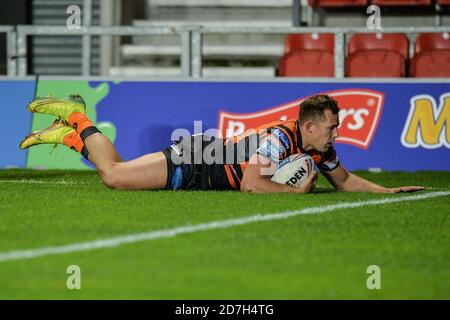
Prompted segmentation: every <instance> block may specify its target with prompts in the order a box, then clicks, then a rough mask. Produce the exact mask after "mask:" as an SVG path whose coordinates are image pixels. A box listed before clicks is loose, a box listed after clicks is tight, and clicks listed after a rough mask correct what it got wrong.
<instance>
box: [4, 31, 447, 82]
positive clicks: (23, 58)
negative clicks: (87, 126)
mask: <svg viewBox="0 0 450 320" xmlns="http://www.w3.org/2000/svg"><path fill="white" fill-rule="evenodd" d="M380 32H382V33H405V34H409V35H411V34H417V33H427V32H447V33H448V32H450V27H392V28H383V29H382V30H369V29H368V28H355V27H348V28H329V27H302V28H299V27H290V28H280V27H277V28H271V27H266V28H255V27H248V28H242V27H239V28H238V27H236V28H233V27H202V26H201V25H186V26H182V27H179V28H178V27H177V28H175V27H164V26H161V27H128V26H117V27H80V29H73V30H72V29H69V28H67V27H65V26H22V25H20V26H17V31H16V32H15V33H16V34H17V40H16V43H17V48H16V49H14V48H11V49H10V50H11V52H12V50H13V49H14V50H16V51H17V53H18V57H17V58H18V65H17V68H16V69H12V70H10V73H8V74H9V75H11V76H13V75H19V76H26V75H27V54H28V48H27V41H26V39H27V37H28V36H32V35H67V36H83V39H86V36H111V35H116V36H127V35H128V36H132V35H179V36H180V38H181V41H180V45H181V49H182V50H181V69H182V76H183V77H193V78H199V77H201V76H202V38H203V35H204V34H286V35H287V34H295V33H333V34H334V35H335V48H334V52H335V64H334V65H335V78H338V79H339V78H343V77H344V61H345V47H346V46H345V42H346V36H347V35H349V34H354V33H380ZM10 33H11V32H10ZM412 45H413V43H412V42H411V46H412ZM9 46H14V44H13V40H11V43H9ZM9 46H8V48H9ZM411 48H412V47H411ZM90 49H91V46H90V45H88V42H86V41H83V54H82V57H81V59H82V70H83V75H84V76H89V75H90V67H89V66H90V60H91V59H90V57H91V52H90ZM14 58H15V55H11V56H9V59H12V60H14ZM10 63H11V66H13V63H15V62H12V61H10Z"/></svg>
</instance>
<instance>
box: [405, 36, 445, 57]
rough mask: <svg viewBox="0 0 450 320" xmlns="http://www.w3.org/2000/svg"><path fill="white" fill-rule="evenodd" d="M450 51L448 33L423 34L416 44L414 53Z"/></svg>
mask: <svg viewBox="0 0 450 320" xmlns="http://www.w3.org/2000/svg"><path fill="white" fill-rule="evenodd" d="M435 50H450V35H449V34H448V33H422V34H419V35H418V36H417V38H416V41H415V43H414V53H415V54H418V53H421V52H425V51H435Z"/></svg>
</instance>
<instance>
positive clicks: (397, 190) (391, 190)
mask: <svg viewBox="0 0 450 320" xmlns="http://www.w3.org/2000/svg"><path fill="white" fill-rule="evenodd" d="M420 190H425V187H417V186H408V187H398V188H387V193H400V192H416V191H420Z"/></svg>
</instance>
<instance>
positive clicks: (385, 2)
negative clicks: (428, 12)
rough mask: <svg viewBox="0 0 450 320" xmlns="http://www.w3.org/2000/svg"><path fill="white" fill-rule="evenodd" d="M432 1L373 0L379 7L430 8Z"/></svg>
mask: <svg viewBox="0 0 450 320" xmlns="http://www.w3.org/2000/svg"><path fill="white" fill-rule="evenodd" d="M431 3H432V0H372V4H376V5H378V6H429V5H431Z"/></svg>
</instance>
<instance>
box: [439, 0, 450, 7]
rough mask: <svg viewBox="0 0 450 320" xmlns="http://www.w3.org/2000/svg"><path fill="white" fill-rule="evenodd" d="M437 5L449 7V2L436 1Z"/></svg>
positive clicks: (445, 0) (447, 0) (446, 0)
mask: <svg viewBox="0 0 450 320" xmlns="http://www.w3.org/2000/svg"><path fill="white" fill-rule="evenodd" d="M436 3H437V4H440V5H441V6H446V5H450V0H436Z"/></svg>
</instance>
